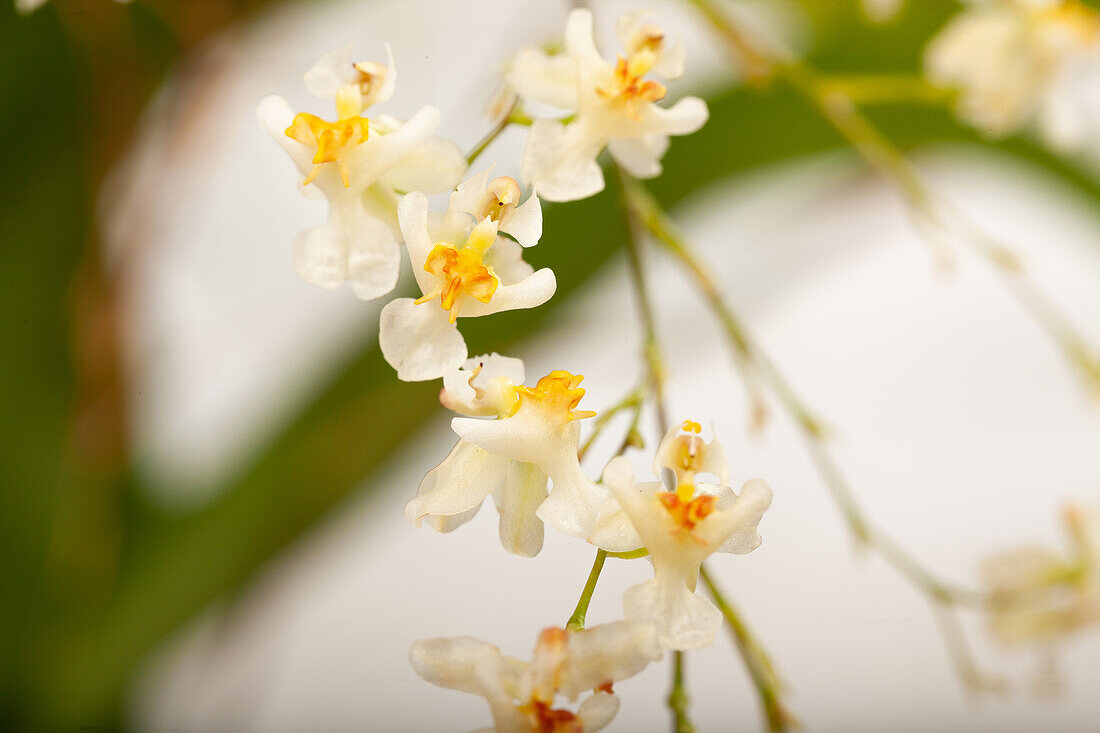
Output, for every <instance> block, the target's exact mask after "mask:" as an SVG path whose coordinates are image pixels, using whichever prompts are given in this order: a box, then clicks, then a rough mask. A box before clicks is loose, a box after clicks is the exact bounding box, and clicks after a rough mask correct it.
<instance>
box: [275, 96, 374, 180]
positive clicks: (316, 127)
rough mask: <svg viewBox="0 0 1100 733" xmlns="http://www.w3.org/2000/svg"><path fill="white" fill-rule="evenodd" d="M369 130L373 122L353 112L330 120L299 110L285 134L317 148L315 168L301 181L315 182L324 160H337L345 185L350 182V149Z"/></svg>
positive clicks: (363, 140)
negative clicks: (348, 159) (348, 154)
mask: <svg viewBox="0 0 1100 733" xmlns="http://www.w3.org/2000/svg"><path fill="white" fill-rule="evenodd" d="M369 134H370V122H369V121H368V120H367V119H366V118H365V117H360V116H358V115H353V116H350V117H341V118H340V119H338V120H336V121H335V122H328V121H326V120H323V119H321V118H320V117H317V116H316V115H311V114H309V113H308V112H300V113H298V114H297V115H296V116H295V117H294V121H293V122H292V123H291V125H290V127H288V128H286V136H287V137H289V138H290V139H292V140H297V141H298V142H300V143H302V144H303V145H308V146H309V147H313V148H316V149H317V153H316V154H315V155H314V156H313V170H311V171H310V172H309V175H307V176H306V177H305V180H304V181H302V185H303V186H305V185H308V184H310V183H312V182H313V179H315V178H316V177H317V176H318V174H319V173H320V172H321V166H322V165H324V164H325V163H337V164H338V165H339V166H340V179H341V180H342V181H343V182H344V186H349V185H351V181H350V177H351V172H350V170H349V169H348V164H347V163H348V161H347V152H348V150H349V149H351V148H353V147H355V146H356V145H359V144H360V143H363V142H365V141H366V140H367V137H368V136H369Z"/></svg>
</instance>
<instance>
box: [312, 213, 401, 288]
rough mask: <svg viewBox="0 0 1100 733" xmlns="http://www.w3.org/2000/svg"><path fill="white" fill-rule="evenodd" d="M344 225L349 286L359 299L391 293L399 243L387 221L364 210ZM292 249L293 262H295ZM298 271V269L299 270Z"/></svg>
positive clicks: (396, 273)
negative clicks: (346, 225) (351, 223)
mask: <svg viewBox="0 0 1100 733" xmlns="http://www.w3.org/2000/svg"><path fill="white" fill-rule="evenodd" d="M354 222H355V223H354V225H353V226H351V227H348V228H345V229H344V231H345V236H347V237H348V243H347V253H348V254H347V257H348V262H347V274H348V280H349V281H350V282H351V289H352V291H353V292H354V293H355V295H356V296H357V297H358V298H360V299H361V300H374V299H375V298H380V297H382V296H383V295H387V294H388V293H390V292H391V291H392V290H393V289H394V287H396V286H397V278H398V276H399V275H400V274H401V245H399V244H398V243H397V237H396V236H395V235H394V232H393V228H392V227H390V226H389V224H388V223H386V222H383V221H379V220H378V219H376V218H374V217H373V216H370V215H369V214H366V213H363V214H360V215H356V216H355V217H354ZM297 255H298V251H297V249H295V264H297V262H298V258H297ZM299 272H301V270H299Z"/></svg>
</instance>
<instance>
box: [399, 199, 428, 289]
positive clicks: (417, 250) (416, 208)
mask: <svg viewBox="0 0 1100 733" xmlns="http://www.w3.org/2000/svg"><path fill="white" fill-rule="evenodd" d="M397 223H398V225H399V226H400V227H401V236H403V237H404V238H405V248H406V249H408V250H409V262H410V263H411V264H412V270H413V275H414V276H415V277H416V282H417V284H418V285H419V286H420V291H421V292H422V293H427V292H429V291H430V290H431V289H432V288H433V287H434V286H435V281H434V280H433V279H432V276H431V274H430V273H428V272H425V271H424V263H425V262H426V261H427V259H428V254H429V253H430V252H431V251H432V248H433V247H435V242H433V241H432V238H431V235H429V234H428V197H427V196H425V195H424V194H422V193H421V192H420V191H413V192H412V193H409V194H406V195H405V196H404V197H403V198H402V199H401V203H399V204H398V205H397ZM426 305H430V304H426Z"/></svg>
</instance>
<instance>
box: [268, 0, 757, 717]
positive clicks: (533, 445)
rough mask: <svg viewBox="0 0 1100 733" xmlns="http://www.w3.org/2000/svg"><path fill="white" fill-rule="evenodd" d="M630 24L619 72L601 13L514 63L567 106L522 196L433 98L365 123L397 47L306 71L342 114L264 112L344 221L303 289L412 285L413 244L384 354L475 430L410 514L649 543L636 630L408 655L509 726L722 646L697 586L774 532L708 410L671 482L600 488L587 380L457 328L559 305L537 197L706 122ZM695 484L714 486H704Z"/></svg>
mask: <svg viewBox="0 0 1100 733" xmlns="http://www.w3.org/2000/svg"><path fill="white" fill-rule="evenodd" d="M616 30H617V35H618V37H619V39H620V41H621V43H622V45H623V49H624V54H623V55H620V56H619V57H618V58H617V60H616V62H615V63H614V64H611V63H608V62H607V61H605V60H604V58H603V57H602V56H600V54H599V52H598V51H597V48H596V43H595V40H594V37H593V21H592V15H591V13H590V12H589V11H588V10H585V9H578V10H574V11H573V12H572V13H571V14H570V16H569V19H568V22H567V27H566V32H565V37H564V51H563V52H562V53H560V54H551V53H548V52H547V51H545V50H543V49H539V48H534V47H531V48H526V49H523V50H522V51H520V52H519V53H518V54H517V55H516V57H515V58H514V60H513V62H512V64H511V66H510V69H509V71H508V75H507V81H508V84H509V87H510V89H511V90H512V91H511V93H512V94H514V95H515V98H517V99H520V100H523V102H525V103H538V104H542V105H549V106H552V107H557V108H559V109H562V110H563V111H564V113H565V115H566V116H565V117H562V118H540V119H535V120H534V121H533V123H532V124H531V131H530V136H529V138H528V141H527V145H526V149H525V152H524V155H523V161H522V165H521V169H522V178H523V179H524V182H525V183H526V184H528V185H529V186H530V187H531V191H530V193H529V195H528V196H527V198H526V200H523V190H522V188H521V186H520V184H519V182H517V181H515V180H513V179H511V178H507V177H497V178H493V179H490V177H489V172H488V171H485V172H481V173H478V174H476V175H473V176H471V177H469V178H467V179H466V180H465V181H464V182H462V183H461V184H459V181H460V180H462V178H463V177H464V176H465V175H466V168H467V161H466V159H465V158H464V157H463V156H462V154H461V152H460V151H459V150H458V148H457V147H456V146H455V145H454V144H452V143H450V142H447V141H445V140H441V139H439V138H437V137H436V136H435V130H436V128H437V127H438V125H439V112H438V111H437V110H436V109H434V108H432V107H425V108H423V109H421V110H420V111H419V112H418V113H417V114H415V115H414V116H413V117H412V118H411V119H409V120H407V121H405V122H402V121H400V120H396V119H393V118H389V117H385V116H381V115H379V116H374V117H372V118H371V119H369V120H368V119H367V118H366V117H364V116H363V114H364V112H365V111H366V110H367V109H368V108H369V107H370V106H371V105H373V104H376V103H379V102H383V101H385V100H386V99H388V98H389V97H390V96H391V95H392V94H393V91H394V82H395V76H394V66H393V59H392V55H391V56H390V58H389V61H388V63H387V64H386V65H381V64H374V63H354V64H353V63H352V61H351V56H350V52H349V51H338V52H335V53H332V54H329V55H327V56H325V57H324V58H322V59H321V60H320V61H319V62H318V63H317V64H316V65H315V66H314V67H313V68H312V69H310V71H309V72H308V73H307V74H306V84H307V86H308V87H309V89H310V90H311V91H312V92H313V93H315V94H316V95H318V96H321V97H329V98H334V99H335V102H336V114H337V119H336V121H334V122H328V121H326V120H324V119H321V118H319V117H316V116H314V115H311V114H309V113H305V112H303V113H299V114H297V115H295V114H294V113H293V111H292V110H291V109H290V106H289V105H288V104H287V102H286V101H285V100H284V99H282V98H281V97H277V96H271V97H267V98H265V99H264V100H263V101H262V102H261V104H260V106H259V110H258V112H259V117H260V120H261V122H262V124H263V126H264V127H265V128H266V130H267V131H268V132H269V133H270V135H271V136H272V137H273V138H274V139H275V140H276V141H277V142H278V143H279V144H280V145H281V146H282V147H283V148H284V150H286V152H287V153H288V154H289V155H290V157H291V158H292V159H293V161H294V162H295V164H296V165H297V166H298V169H299V170H300V171H301V174H302V175H303V176H304V177H305V178H304V183H305V184H306V185H307V190H309V189H313V188H315V189H318V190H320V192H321V193H323V194H324V196H325V197H326V198H327V199H328V203H329V218H328V221H327V222H326V223H325V224H323V225H322V226H319V227H316V228H314V229H310V230H308V231H305V232H303V233H301V234H300V235H298V237H297V238H296V240H295V242H294V260H295V265H296V267H297V269H298V272H299V273H300V274H301V276H302V277H303V278H304V279H305V280H307V281H308V282H311V283H313V284H315V285H319V286H321V287H324V288H335V287H337V286H339V285H341V284H342V283H343V282H345V281H350V282H351V286H352V288H353V290H354V292H355V293H356V295H358V296H359V297H360V298H362V299H364V300H369V299H373V298H378V297H381V296H383V295H386V294H388V293H389V292H390V291H391V290H392V289H393V288H394V287H395V285H396V283H397V279H398V273H399V270H400V262H401V258H400V245H399V242H400V241H403V242H404V245H405V248H406V250H407V251H408V254H409V259H410V260H411V263H412V266H413V271H414V273H415V276H416V281H417V284H418V285H419V288H420V290H421V293H422V295H421V297H419V298H417V299H415V300H414V299H411V298H398V299H395V300H393V301H391V302H390V303H388V304H387V305H385V307H384V308H383V309H382V313H381V319H380V329H379V344H380V347H381V350H382V352H383V355H384V356H385V358H386V360H387V361H388V362H389V363H390V364H391V365H392V366H393V367H394V368H395V369H396V370H397V374H398V377H399V378H400V379H402V380H406V381H424V380H432V379H439V378H441V379H442V381H443V388H442V390H441V393H440V400H441V402H442V403H443V405H444V406H446V407H447V408H448V409H450V410H452V411H453V412H455V413H457V414H458V415H459V416H458V417H455V418H454V419H453V420H452V422H451V427H452V429H453V430H454V432H455V433H456V434H457V435H458V437H459V440H458V442H457V444H456V445H455V447H454V449H453V450H452V451H451V452H450V454H449V455H448V456H447V457H446V458H445V459H444V460H443V461H442V462H441V463H440V464H439V465H438V466H436V467H435V468H434V469H432V470H431V471H429V472H428V474H427V475H426V476H425V477H424V479H423V481H422V482H421V484H420V486H419V489H418V491H417V494H416V497H415V498H413V499H412V500H411V501H410V502H409V503H408V506H407V508H406V515H407V516H408V518H409V519H410V520H412V521H413V522H415V523H416V524H417V525H420V524H421V523H422V522H425V521H427V523H428V524H429V525H430V526H431V527H434V528H435V529H437V530H439V531H441V532H449V531H452V530H454V529H456V528H457V527H459V526H461V525H462V524H464V523H465V522H467V521H469V520H470V519H471V518H472V517H473V516H474V515H475V514H476V513H477V511H478V510H479V509H480V507H481V505H482V504H483V503H484V501H485V499H486V498H488V497H489V496H490V495H491V496H492V497H493V500H494V503H495V504H496V507H497V509H498V511H499V513H500V523H499V527H500V541H501V544H502V545H503V546H504V548H505V549H506V550H507V551H509V552H512V553H515V554H517V555H522V556H526V557H532V556H534V555H536V554H538V553H539V552H540V550H541V549H542V545H543V534H544V525H549V526H550V527H552V528H554V529H556V530H558V531H560V532H563V533H565V534H567V535H570V536H574V537H579V538H582V539H584V540H586V541H587V542H589V543H591V544H593V545H595V546H597V547H599V548H601V549H603V550H605V551H608V552H630V551H643V548H644V551H645V552H647V553H648V556H649V558H650V560H651V562H652V564H653V571H654V577H653V580H651V581H649V582H647V583H644V584H642V585H639V586H636V587H634V588H631V589H630V590H629V591H628V592H627V593H626V595H625V597H624V599H623V609H624V615H625V620H624V621H620V622H616V623H610V624H606V625H603V626H598V627H595V628H592V629H589V630H580V631H566V630H564V629H557V628H552V629H547V630H545V631H543V632H542V634H541V635H540V636H539V637H538V644H537V647H536V649H535V653H534V658H533V660H532V662H531V663H530V664H529V665H528V664H523V663H521V662H518V661H516V660H513V659H511V658H508V657H505V656H503V655H502V654H501V652H500V651H499V650H498V649H497V648H496V647H494V646H491V645H489V644H487V643H484V642H480V641H477V640H473V639H466V638H459V639H432V640H427V641H421V642H418V643H416V644H415V645H414V646H413V647H412V650H411V652H410V660H411V662H412V664H413V666H414V668H415V669H416V671H417V672H418V673H419V674H420V675H421V676H422V677H424V678H425V679H426V680H428V681H430V682H433V683H435V684H438V685H441V686H444V687H451V688H454V689H458V690H462V691H466V692H471V693H475V694H479V695H482V696H484V697H485V698H486V699H487V700H488V701H489V703H490V708H491V711H492V715H493V718H494V721H495V723H496V727H497V730H501V731H530V730H535V731H539V730H542V731H546V730H570V731H581V730H597V729H599V728H601V727H602V726H603V725H605V724H606V723H607V722H608V721H610V719H611V717H612V716H613V715H614V714H615V712H616V709H617V707H618V702H617V699H616V698H615V697H614V696H613V695H612V693H611V685H612V684H613V683H614V682H617V681H619V680H622V679H624V678H626V677H629V676H632V675H634V674H636V673H638V672H639V671H641V670H642V669H643V668H644V667H645V666H646V665H647V664H648V663H649V662H650V661H652V660H655V659H657V658H659V657H660V656H661V654H662V653H663V651H664V650H683V649H693V648H698V647H702V646H705V645H707V644H710V643H711V642H712V641H713V639H714V637H715V634H716V632H717V629H718V627H719V625H720V623H721V614H720V613H719V611H718V609H717V608H715V607H714V605H713V604H711V603H710V602H709V601H707V600H706V599H704V598H702V597H701V596H698V595H697V594H696V593H695V586H696V582H697V579H698V575H699V568H700V564H701V563H702V561H703V559H704V558H706V557H707V556H709V555H710V554H712V553H714V552H726V553H736V554H742V553H747V552H749V551H751V550H753V549H755V548H756V547H757V546H758V545H759V544H760V537H759V535H758V534H757V525H758V523H759V522H760V519H761V517H762V515H763V512H764V510H765V509H766V508H767V507H768V505H769V504H770V502H771V490H770V489H769V488H768V486H767V484H765V483H764V482H763V481H761V480H759V479H754V480H752V481H749V482H748V483H746V484H745V485H744V487H743V488H742V490H741V492H740V493H739V494H737V493H735V492H734V491H733V490H732V489H731V488H730V487H729V483H730V472H729V468H728V466H727V465H726V460H725V456H724V453H723V450H722V448H721V445H720V444H719V443H718V442H717V441H716V440H712V441H710V442H706V441H704V440H703V438H702V436H701V433H702V428H701V426H700V425H699V424H698V423H694V422H685V423H683V424H682V425H681V426H678V427H677V428H674V429H673V430H671V431H669V432H668V434H667V435H665V436H664V438H663V440H662V441H661V443H660V446H659V448H658V450H657V453H656V457H655V459H654V462H653V470H654V472H655V473H657V474H658V476H660V475H662V474H666V475H674V476H675V485H674V489H673V490H672V491H669V490H667V489H666V487H665V485H664V484H663V483H662V482H661V481H651V482H645V483H638V482H636V481H635V479H634V476H633V471H632V469H631V465H630V463H629V460H628V459H627V458H626V457H623V456H619V457H617V458H615V459H613V460H612V461H611V462H610V463H609V464H608V465H607V467H606V468H605V469H604V472H603V477H602V480H601V481H600V482H596V481H593V480H591V479H589V478H588V476H586V475H585V473H584V471H583V470H582V468H581V466H580V461H579V459H578V448H579V441H580V433H581V427H580V426H581V423H580V420H581V419H583V418H587V417H592V416H594V415H595V413H593V412H590V411H585V410H580V409H579V407H578V406H579V403H580V400H581V398H582V397H583V395H584V392H585V390H584V389H582V388H581V387H580V383H581V380H582V379H583V377H581V376H578V375H574V374H571V373H569V372H567V371H561V370H556V371H552V372H550V373H549V374H548V375H546V376H544V377H542V378H541V379H539V380H538V381H537V382H536V383H535V386H533V387H529V386H525V382H526V374H525V367H524V364H523V362H522V361H520V360H519V359H514V358H509V357H505V356H501V355H499V354H495V353H494V354H487V355H483V356H478V357H474V358H468V352H467V347H466V343H465V340H464V339H463V337H462V335H461V333H460V332H459V330H458V327H457V325H456V321H457V319H458V318H459V317H472V316H484V315H490V314H492V313H496V312H499V311H504V310H512V309H518V308H531V307H536V306H538V305H541V304H542V303H544V302H546V301H547V300H548V299H549V298H550V297H551V296H552V295H553V293H554V291H555V288H556V281H555V278H554V274H553V273H552V272H551V271H550V270H548V269H544V270H539V271H538V272H534V271H533V268H531V267H530V266H529V265H527V264H526V263H525V262H524V261H523V259H522V249H523V248H524V247H530V246H533V245H535V244H537V243H538V240H539V238H540V236H541V233H542V210H541V205H540V203H539V196H542V197H543V198H545V199H547V200H553V201H570V200H576V199H581V198H585V197H587V196H590V195H592V194H594V193H597V192H598V191H600V190H602V189H603V187H604V179H603V173H602V171H601V169H600V167H599V165H598V163H597V157H598V156H599V155H600V153H601V152H602V151H603V150H604V149H605V148H606V149H607V150H608V151H609V153H610V155H611V157H612V158H613V159H614V160H615V161H616V163H617V164H618V165H620V166H621V167H622V168H623V169H624V170H625V171H626V172H628V173H630V174H632V175H634V176H637V177H653V176H656V175H658V174H659V173H660V171H661V165H660V159H661V157H662V156H663V154H664V152H665V150H666V148H667V147H668V136H669V135H679V134H687V133H690V132H693V131H694V130H696V129H698V128H699V127H700V126H701V125H702V124H703V123H704V122H705V121H706V118H707V109H706V105H705V104H704V103H703V102H702V100H700V99H698V98H695V97H686V98H683V99H681V100H680V101H679V102H677V103H676V104H674V105H672V106H671V107H668V108H662V107H660V106H658V105H657V104H656V103H657V102H658V101H659V100H661V99H662V98H663V97H664V96H665V93H666V90H665V87H664V86H663V85H662V84H661V83H659V82H657V81H654V80H651V79H647V78H646V75H647V74H649V73H650V72H654V73H657V74H660V75H661V76H663V77H664V78H666V79H671V78H675V77H677V76H679V75H680V74H681V73H682V71H683V66H684V54H683V49H682V47H680V46H679V45H672V44H670V43H669V42H668V41H667V40H666V38H665V35H664V33H663V31H662V30H661V29H660V28H659V27H657V26H655V25H653V24H651V23H649V22H646V19H645V15H644V14H643V13H632V14H628V15H625V16H623V17H622V18H621V19H620V20H619V22H618V24H617V27H616ZM387 51H388V48H387ZM456 185H457V188H455V186H456ZM452 189H453V192H452V193H451V195H450V201H449V205H448V208H447V210H446V211H444V212H442V213H436V212H432V211H429V204H428V199H427V194H434V193H442V192H445V191H448V190H452ZM399 192H404V193H403V195H402V194H401V193H399ZM536 192H537V193H536ZM437 299H438V305H433V303H435V301H436V300H437ZM700 474H705V475H707V476H710V477H712V478H713V479H715V480H716V483H708V482H702V481H700V482H697V481H696V477H697V476H698V475H700ZM586 690H591V691H592V693H593V694H592V695H591V697H589V698H588V699H587V700H585V701H584V702H583V703H582V704H581V705H580V706H579V708H577V709H576V712H575V713H574V712H571V711H569V710H567V709H559V708H555V707H554V705H555V700H556V699H557V698H558V697H559V696H561V697H564V698H566V699H568V700H575V699H576V698H577V697H578V696H579V695H580V694H581V693H582V692H584V691H586Z"/></svg>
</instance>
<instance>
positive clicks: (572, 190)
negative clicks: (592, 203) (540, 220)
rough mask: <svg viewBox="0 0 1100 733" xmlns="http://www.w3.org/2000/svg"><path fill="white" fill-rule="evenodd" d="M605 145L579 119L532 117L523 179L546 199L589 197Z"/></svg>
mask: <svg viewBox="0 0 1100 733" xmlns="http://www.w3.org/2000/svg"><path fill="white" fill-rule="evenodd" d="M574 12H577V11H574ZM604 144H605V140H603V139H601V138H598V137H594V136H592V135H590V134H589V131H588V130H587V128H584V127H583V126H582V125H581V123H580V122H574V123H572V124H570V125H563V124H561V123H560V122H558V121H557V120H548V119H539V120H535V122H534V124H532V125H531V134H530V135H529V136H528V137H527V145H526V146H525V147H524V149H523V162H522V164H521V170H522V172H523V179H524V181H525V182H527V183H533V184H534V185H535V186H537V187H538V191H539V195H540V196H541V197H542V198H544V199H546V200H547V201H576V200H578V199H583V198H588V197H589V196H591V195H593V194H596V193H599V192H600V191H602V190H603V187H604V180H603V171H601V170H600V166H599V164H597V163H596V157H597V156H598V155H599V154H600V150H602V149H603V146H604Z"/></svg>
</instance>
